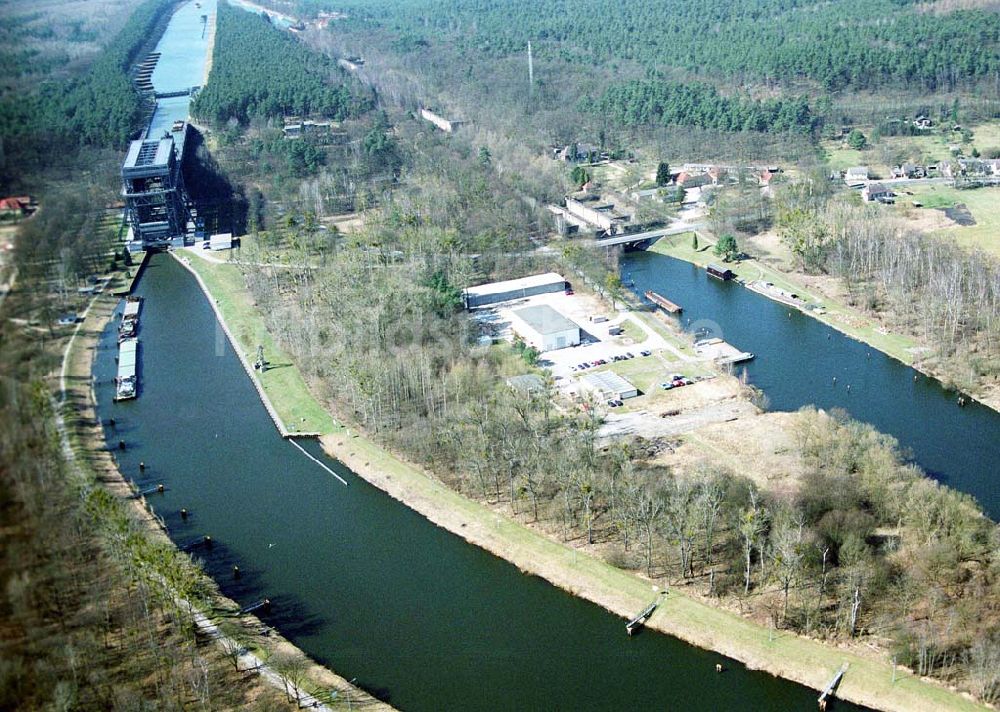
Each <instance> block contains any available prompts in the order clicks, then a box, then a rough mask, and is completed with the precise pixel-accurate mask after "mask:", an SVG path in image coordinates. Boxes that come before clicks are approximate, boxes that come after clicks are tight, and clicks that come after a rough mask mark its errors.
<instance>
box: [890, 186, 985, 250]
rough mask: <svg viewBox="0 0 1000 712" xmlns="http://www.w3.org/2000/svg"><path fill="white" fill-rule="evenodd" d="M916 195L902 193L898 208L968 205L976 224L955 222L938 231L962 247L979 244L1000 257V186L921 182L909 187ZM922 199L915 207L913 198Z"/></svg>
mask: <svg viewBox="0 0 1000 712" xmlns="http://www.w3.org/2000/svg"><path fill="white" fill-rule="evenodd" d="M907 190H908V191H909V192H911V193H913V195H906V196H901V197H900V199H898V200H897V209H898V210H899V211H900V212H901V213H904V214H913V213H912V211H913V210H917V211H924V210H935V209H943V208H950V207H953V206H955V205H958V204H963V205H965V206H966V207H967V208H968V209H969V212H971V213H972V217H974V218H975V219H976V224H975V225H968V226H963V225H954V226H951V227H947V228H944V229H941V230H935V231H933V232H934V234H936V235H940V236H942V237H946V238H948V239H950V240H953V241H954V242H955V244H957V245H961V246H962V247H970V248H979V249H982V250H985V251H987V252H989V253H991V254H993V255H995V256H997V257H1000V187H991V188H975V189H972V190H956V189H955V188H952V187H950V186H944V185H917V186H914V187H913V188H907ZM914 200H917V201H919V202H920V203H921V204H922V205H923V207H922V208H912V207H910V206H911V201H914Z"/></svg>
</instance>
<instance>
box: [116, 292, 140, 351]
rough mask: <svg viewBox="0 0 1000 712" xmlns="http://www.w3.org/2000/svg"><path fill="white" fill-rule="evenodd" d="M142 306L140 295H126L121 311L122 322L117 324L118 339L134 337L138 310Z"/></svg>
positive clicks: (137, 323) (137, 325)
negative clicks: (123, 307) (123, 308)
mask: <svg viewBox="0 0 1000 712" xmlns="http://www.w3.org/2000/svg"><path fill="white" fill-rule="evenodd" d="M141 308H142V297H126V298H125V310H124V311H123V312H122V323H121V324H119V325H118V341H119V342H121V341H123V340H125V339H131V338H134V337H135V335H136V332H138V330H139V310H140V309H141Z"/></svg>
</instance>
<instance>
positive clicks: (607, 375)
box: [582, 371, 639, 400]
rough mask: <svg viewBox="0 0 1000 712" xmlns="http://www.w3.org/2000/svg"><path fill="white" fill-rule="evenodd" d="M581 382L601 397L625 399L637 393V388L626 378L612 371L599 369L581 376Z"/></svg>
mask: <svg viewBox="0 0 1000 712" xmlns="http://www.w3.org/2000/svg"><path fill="white" fill-rule="evenodd" d="M582 380H583V384H584V385H585V386H586V387H587V388H589V389H590V390H592V391H595V392H596V393H599V394H600V395H601V397H602V398H618V399H619V400H625V399H627V398H635V397H636V396H637V395H639V389H638V388H636V387H635V386H633V385H632V384H631V383H630V382H629V380H628V379H627V378H625V377H624V376H619V375H618V374H617V373H615V372H614V371H600V372H598V373H590V374H587V375H586V376H584V377H583V379H582Z"/></svg>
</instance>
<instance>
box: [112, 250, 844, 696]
mask: <svg viewBox="0 0 1000 712" xmlns="http://www.w3.org/2000/svg"><path fill="white" fill-rule="evenodd" d="M138 294H140V295H141V296H143V297H144V298H145V302H144V304H143V311H142V321H141V326H140V333H139V338H140V342H141V352H140V357H141V363H142V367H141V371H140V394H139V398H138V400H136V401H129V402H124V403H118V404H113V403H112V401H111V398H112V388H113V386H112V380H113V377H114V372H115V364H114V354H115V331H114V329H115V324H114V323H112V324H110V325H109V327H108V329H107V330H106V331H105V333H104V335H103V338H102V340H101V343H100V347H99V350H98V353H97V358H96V362H95V369H94V371H95V377H96V380H97V394H98V401H99V406H100V412H101V414H102V416H103V417H104V418H105V420H107V418H109V417H111V416H114V417H115V419H116V426H115V427H114V428H110V427H109V428H108V430H107V433H106V434H107V438H108V445H109V447H112V446H117V442H118V440H119V439H123V440H125V441H126V443H127V445H128V449H127V450H125V451H124V452H121V453H119V462H120V465H121V468H122V471H123V472H124V473H126V475H127V476H129V477H130V478H132V479H133V480H134V481H135V482H136V484H137V485H138V486H139V487H141V488H146V487H152V486H155V485H156V484H158V483H161V482H162V483H163V484H164V485H165V486H166V492H165V493H164V494H162V495H157V494H154V495H151V496H150V501H151V503H152V504H153V506H154V507H155V509H156V511H157V513H158V514H160V515H161V516H162V517H163V518H164V520H165V521H166V523H167V525H168V527H169V529H170V534H171V537H172V538H173V539H174V541H175V542H176V543H177V544H179V545H181V546H184V545H186V544H189V543H191V542H194V541H197V540H199V539H200V538H202V537H203V536H204V535H206V534H208V535H211V536H212V537H213V539H214V540H215V542H217V543H216V545H215V546H214V547H213V549H212V550H210V551H209V550H204V549H200V550H198V551H199V554H200V555H201V556H202V557H203V559H204V562H205V565H206V569H207V570H208V572H209V573H210V574H211V575H212V576H213V577H214V578H215V579H216V580H217V581H219V583H220V585H221V587H222V589H223V591H224V592H225V593H226V594H227V595H229V596H231V597H232V598H234V599H236V600H237V601H238V602H239V603H240V604H243V605H246V604H249V603H251V602H253V601H255V600H258V599H260V598H261V597H263V596H267V597H269V598H270V599H271V600H272V601H273V602H274V606H273V610H272V611H271V613H270V614H269V615H266V616H264V618H265V620H266V622H267V623H269V624H271V625H274V626H275V627H277V628H278V629H279V630H280V631H281V632H282V633H283V634H285V635H286V636H287V637H289V638H290V639H291V640H292V641H293V642H294V643H296V644H297V645H298V646H300V647H301V648H302V649H303V650H305V651H306V652H308V653H309V654H310V655H312V656H314V657H315V658H316V659H317V660H319V661H320V662H322V663H325V664H327V665H329V666H330V667H331V668H332V669H334V670H336V671H337V672H339V673H340V674H342V675H344V676H345V677H347V678H353V677H357V679H358V683H359V684H360V685H362V686H363V687H365V688H366V689H368V690H370V691H372V692H373V693H375V694H377V695H379V696H380V697H384V698H386V699H387V700H388V701H390V702H391V703H392V704H394V705H396V706H398V707H400V708H402V709H405V710H454V709H475V710H527V709H607V710H624V709H651V710H652V709H656V710H664V709H677V710H719V709H767V710H812V709H815V706H816V693H815V692H814V691H813V690H810V689H808V688H805V687H802V686H800V685H796V684H794V683H791V682H788V681H785V680H781V679H778V678H775V677H772V676H770V675H767V674H763V673H759V672H750V671H748V670H746V669H745V668H744V667H743V666H742V665H740V664H738V663H735V662H731V661H726V660H724V659H723V658H722V656H720V655H718V654H715V653H712V652H709V651H704V650H700V649H697V648H694V647H692V646H689V645H686V644H684V643H682V642H680V641H678V640H676V639H673V638H670V637H668V636H665V635H660V634H657V633H653V632H650V631H646V632H644V633H641V634H640V635H637V636H635V637H634V638H628V637H627V636H626V635H625V630H624V621H623V620H621V619H619V618H617V617H615V616H613V615H611V614H609V613H607V612H606V611H604V610H603V609H600V608H598V607H597V606H595V605H592V604H590V603H587V602H586V601H583V600H581V599H577V598H574V597H572V596H570V595H568V594H566V593H564V592H562V591H560V590H559V589H557V588H555V587H553V586H551V585H549V584H548V583H546V582H544V581H543V580H541V579H538V578H535V577H530V576H526V575H523V574H521V573H520V572H519V571H518V570H517V569H516V568H515V567H514V566H512V565H510V564H508V563H507V562H505V561H502V560H501V559H498V558H496V557H494V556H492V555H490V554H488V553H486V552H484V551H482V550H480V549H478V548H476V547H474V546H472V545H470V544H468V543H466V542H465V541H463V540H462V539H460V538H459V537H456V536H454V535H452V534H450V533H448V532H445V531H444V530H441V529H438V528H437V527H435V526H434V525H433V524H431V523H430V522H428V521H427V520H426V519H424V518H423V517H421V516H420V515H418V514H416V513H414V512H413V511H411V510H409V509H408V508H406V507H405V506H403V505H401V504H399V503H398V502H396V501H395V500H393V499H391V498H390V497H388V496H387V495H385V494H384V493H382V492H381V491H379V490H377V489H375V488H374V487H372V486H370V485H368V484H367V483H365V482H364V481H363V480H361V479H360V478H358V477H356V476H355V475H354V474H353V473H351V472H350V471H349V470H347V469H346V468H344V467H343V466H342V465H340V464H339V463H337V462H335V461H333V460H330V459H328V458H325V457H324V456H323V455H322V453H321V451H320V450H319V448H318V447H316V446H315V445H312V446H310V450H311V452H312V453H313V454H314V455H316V456H318V457H320V458H322V459H323V460H324V462H326V463H327V464H328V465H329V466H330V467H332V468H334V469H335V470H336V471H337V472H338V473H340V474H341V475H342V476H344V477H345V478H346V479H347V480H348V481H349V482H350V486H349V487H344V486H343V485H342V484H340V483H339V482H337V481H336V480H335V479H334V478H333V477H331V476H330V475H329V474H328V473H326V472H324V471H323V470H322V469H321V468H320V467H318V466H317V465H316V464H315V463H313V462H310V461H309V460H308V459H307V458H306V457H304V456H303V455H302V454H301V453H300V452H298V451H297V450H295V448H294V447H293V446H292V445H290V444H289V443H287V442H285V441H284V440H282V439H281V438H280V437H279V436H278V434H277V432H276V430H275V428H274V426H273V424H272V423H271V421H270V419H269V418H268V416H267V415H266V413H265V411H264V408H263V407H262V406H261V404H260V402H259V400H258V399H257V395H256V392H255V391H254V389H253V386H252V385H251V382H250V380H249V379H248V378H247V376H246V374H245V373H244V372H243V370H242V368H241V367H240V364H239V362H238V361H237V358H236V356H235V354H234V353H233V352H232V350H231V348H230V345H229V343H228V341H227V340H226V339H225V337H224V336H223V335H222V332H221V330H220V329H219V327H218V323H217V322H216V320H215V316H214V314H213V312H212V310H211V308H210V306H209V304H208V302H207V300H206V298H205V297H204V295H203V294H202V293H201V291H200V290H199V288H198V286H197V284H196V283H195V281H194V279H193V277H192V276H191V275H190V274H189V273H188V272H187V271H186V270H184V269H183V268H182V267H181V266H180V265H178V264H176V262H175V261H174V260H173V259H172V258H171V257H169V256H168V255H162V254H161V255H155V256H154V257H153V259H152V260H151V262H150V263H149V266H148V269H147V270H146V273H145V274H144V275H143V277H142V279H141V281H140V283H139V286H138ZM140 462H145V463H146V469H145V470H144V471H141V472H140V470H139V463H140ZM181 508H186V509H187V510H188V511H189V512H190V513H191V515H190V517H189V518H188V519H187V520H186V521H184V520H182V519H181V517H180V515H179V511H180V509H181ZM235 564H238V565H239V566H240V568H241V570H242V571H243V576H242V578H240V579H239V580H234V579H233V577H232V574H231V570H232V566H233V565H235ZM651 598H652V592H651ZM668 605H669V604H668ZM762 635H766V633H763V632H762ZM716 662H723V663H724V664H725V665H726V667H727V672H726V673H724V674H722V675H718V674H717V673H716V672H715V669H714V668H715V664H716ZM837 708H838V709H857V708H855V707H853V706H851V705H847V704H838V705H837Z"/></svg>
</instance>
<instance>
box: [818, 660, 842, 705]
mask: <svg viewBox="0 0 1000 712" xmlns="http://www.w3.org/2000/svg"><path fill="white" fill-rule="evenodd" d="M848 667H850V663H844V664H843V665H842V666H841V668H840V670H838V671H837V673H836V674H835V675H834V676H833V679H831V680H830V682H828V683H827V685H826V687H825V688H823V692H822V693H821V694H820V696H819V708H820V709H821V710H825V709H826V703H827V700H829V699H830V698H831V697H833V693H834V692H835V691H836V690H837V686H838V685H839V684H840V681H841V679H843V677H844V673H845V672H847V668H848Z"/></svg>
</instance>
